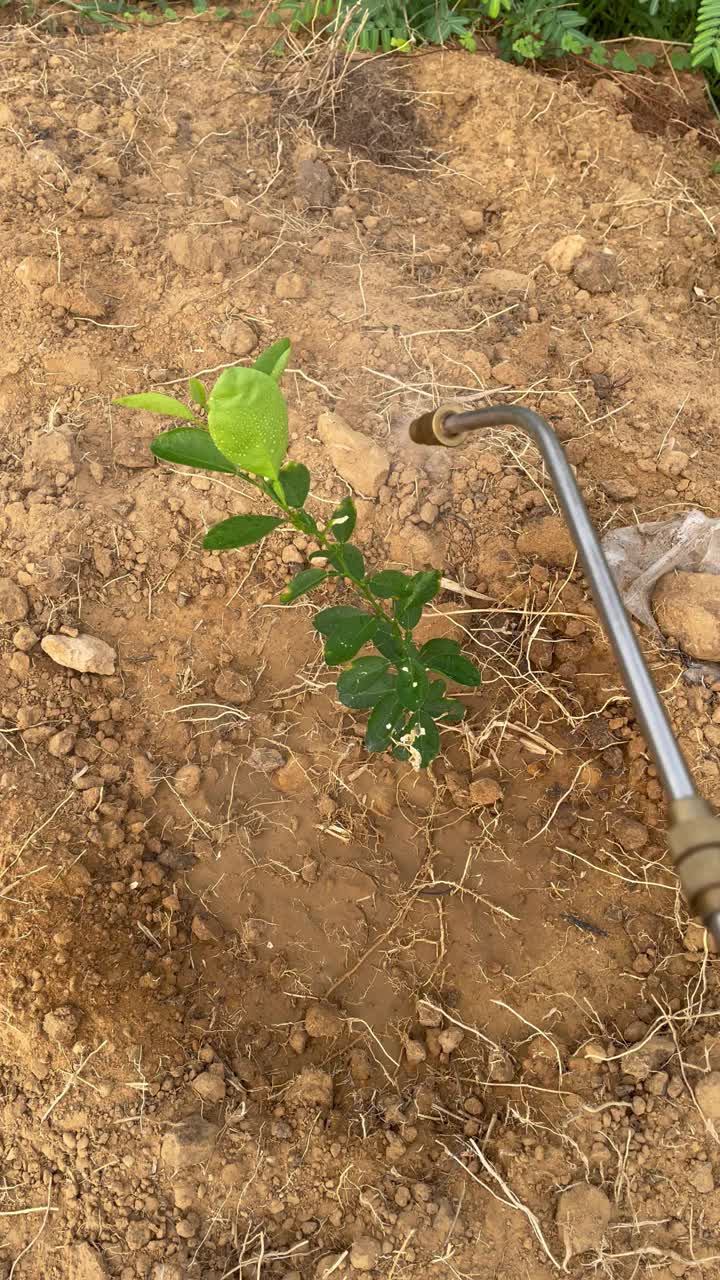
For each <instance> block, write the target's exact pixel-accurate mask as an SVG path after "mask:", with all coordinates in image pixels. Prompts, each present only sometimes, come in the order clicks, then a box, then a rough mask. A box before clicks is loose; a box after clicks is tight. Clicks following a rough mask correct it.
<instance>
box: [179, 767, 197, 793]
mask: <svg viewBox="0 0 720 1280" xmlns="http://www.w3.org/2000/svg"><path fill="white" fill-rule="evenodd" d="M201 781H202V773H201V772H200V769H199V767H198V766H197V765H196V764H184V765H183V766H182V767H181V768H180V769H178V771H177V773H176V774H175V777H174V778H173V785H174V787H175V790H176V791H178V792H179V793H180V795H181V796H194V795H195V792H196V791H198V790H199V788H200V782H201Z"/></svg>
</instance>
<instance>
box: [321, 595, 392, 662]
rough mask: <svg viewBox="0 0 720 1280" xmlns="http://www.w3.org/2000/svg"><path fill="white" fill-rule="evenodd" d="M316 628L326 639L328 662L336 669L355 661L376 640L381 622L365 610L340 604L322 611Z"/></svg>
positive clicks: (326, 658)
mask: <svg viewBox="0 0 720 1280" xmlns="http://www.w3.org/2000/svg"><path fill="white" fill-rule="evenodd" d="M313 626H314V627H315V630H316V631H319V632H320V635H321V636H324V637H325V661H326V662H327V664H328V666H329V667H335V666H338V665H339V663H341V662H348V661H349V660H350V658H354V657H355V654H356V653H359V651H360V649H362V647H363V645H364V644H367V642H368V640H372V637H373V635H374V634H375V632H376V630H377V626H378V620H377V618H375V617H373V615H372V614H371V613H365V612H364V610H363V609H355V608H353V606H352V605H346V604H338V605H333V606H332V607H331V608H330V609H322V610H321V611H320V613H318V614H317V615H316V616H315V618H314V619H313Z"/></svg>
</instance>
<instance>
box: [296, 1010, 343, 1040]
mask: <svg viewBox="0 0 720 1280" xmlns="http://www.w3.org/2000/svg"><path fill="white" fill-rule="evenodd" d="M342 1029H343V1020H342V1018H341V1017H340V1014H339V1013H338V1011H337V1009H333V1007H332V1005H328V1004H311V1005H310V1008H309V1009H308V1011H307V1013H306V1014H305V1030H306V1031H307V1033H308V1035H309V1036H310V1037H311V1038H312V1039H313V1040H317V1039H323V1038H326V1037H330V1036H338V1035H340V1032H341V1031H342Z"/></svg>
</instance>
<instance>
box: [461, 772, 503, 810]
mask: <svg viewBox="0 0 720 1280" xmlns="http://www.w3.org/2000/svg"><path fill="white" fill-rule="evenodd" d="M468 795H469V797H470V804H471V805H473V807H476V806H477V807H478V808H482V809H487V808H489V807H490V806H491V805H494V804H500V801H501V800H502V798H503V795H504V792H503V789H502V787H501V786H500V783H499V782H496V781H495V779H494V778H476V779H475V781H474V782H471V783H470V787H469V790H468Z"/></svg>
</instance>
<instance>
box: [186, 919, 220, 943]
mask: <svg viewBox="0 0 720 1280" xmlns="http://www.w3.org/2000/svg"><path fill="white" fill-rule="evenodd" d="M191 928H192V934H193V937H195V938H197V940H198V942H220V940H221V939H222V938H223V936H224V933H225V930H224V929H223V927H222V925H221V924H220V921H219V920H216V919H215V917H214V916H193V921H192V926H191Z"/></svg>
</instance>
